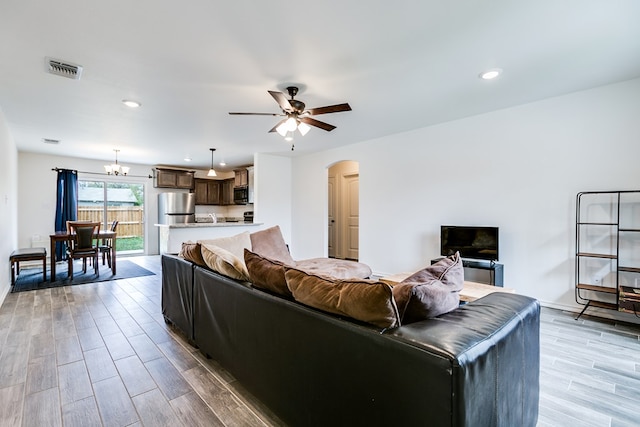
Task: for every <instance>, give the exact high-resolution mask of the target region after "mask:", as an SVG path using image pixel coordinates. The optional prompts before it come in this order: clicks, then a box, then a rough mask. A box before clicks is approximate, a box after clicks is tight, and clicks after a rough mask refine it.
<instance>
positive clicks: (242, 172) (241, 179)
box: [233, 169, 249, 187]
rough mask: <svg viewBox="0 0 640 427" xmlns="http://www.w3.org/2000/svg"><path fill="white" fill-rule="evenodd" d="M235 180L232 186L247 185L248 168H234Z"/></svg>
mask: <svg viewBox="0 0 640 427" xmlns="http://www.w3.org/2000/svg"><path fill="white" fill-rule="evenodd" d="M233 171H234V172H235V174H236V175H235V181H234V187H245V186H247V185H249V170H248V169H234V170H233Z"/></svg>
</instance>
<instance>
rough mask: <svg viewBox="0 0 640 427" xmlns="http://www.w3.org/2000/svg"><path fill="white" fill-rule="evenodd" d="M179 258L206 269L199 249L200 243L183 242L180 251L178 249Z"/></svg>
mask: <svg viewBox="0 0 640 427" xmlns="http://www.w3.org/2000/svg"><path fill="white" fill-rule="evenodd" d="M178 256H179V257H182V258H184V259H186V260H187V261H191V262H193V263H194V264H197V265H199V266H201V267H206V266H207V263H206V262H205V261H204V259H203V258H202V251H201V249H200V243H193V242H184V243H182V249H180V253H179V254H178Z"/></svg>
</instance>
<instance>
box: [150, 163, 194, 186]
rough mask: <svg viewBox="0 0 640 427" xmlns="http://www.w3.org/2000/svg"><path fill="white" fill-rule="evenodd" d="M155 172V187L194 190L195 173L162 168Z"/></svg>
mask: <svg viewBox="0 0 640 427" xmlns="http://www.w3.org/2000/svg"><path fill="white" fill-rule="evenodd" d="M155 171H156V173H155V180H154V184H155V187H157V188H181V189H185V190H193V186H194V175H195V171H185V170H178V169H161V168H156V170H155Z"/></svg>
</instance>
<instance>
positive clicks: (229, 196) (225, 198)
mask: <svg viewBox="0 0 640 427" xmlns="http://www.w3.org/2000/svg"><path fill="white" fill-rule="evenodd" d="M235 181H236V180H235V179H234V178H229V179H225V180H224V181H222V184H221V186H220V189H221V191H222V194H221V195H220V204H221V205H233V204H234V203H233V187H234V185H235Z"/></svg>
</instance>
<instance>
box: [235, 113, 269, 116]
mask: <svg viewBox="0 0 640 427" xmlns="http://www.w3.org/2000/svg"><path fill="white" fill-rule="evenodd" d="M229 114H231V115H232V116H281V115H282V114H278V113H229Z"/></svg>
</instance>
